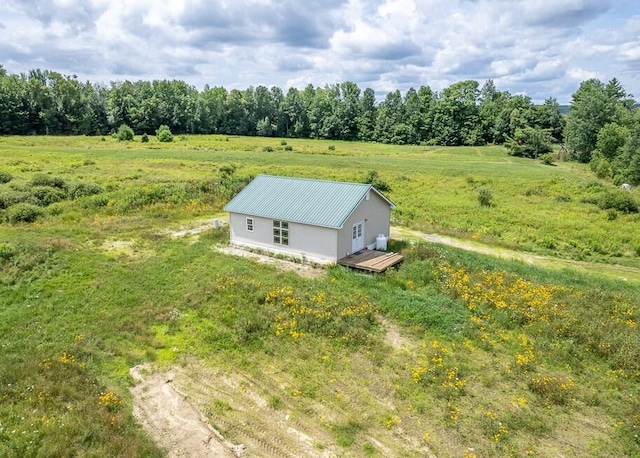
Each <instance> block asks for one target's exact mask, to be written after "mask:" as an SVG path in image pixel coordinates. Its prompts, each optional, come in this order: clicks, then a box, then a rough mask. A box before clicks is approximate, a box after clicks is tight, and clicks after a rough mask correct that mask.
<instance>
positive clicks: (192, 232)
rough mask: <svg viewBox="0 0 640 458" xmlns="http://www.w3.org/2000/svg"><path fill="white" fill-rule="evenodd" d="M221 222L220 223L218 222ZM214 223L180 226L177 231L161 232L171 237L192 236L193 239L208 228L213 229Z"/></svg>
mask: <svg viewBox="0 0 640 458" xmlns="http://www.w3.org/2000/svg"><path fill="white" fill-rule="evenodd" d="M220 224H222V223H220ZM213 228H214V225H213V221H210V222H207V223H204V224H200V225H199V226H195V227H190V228H182V229H179V230H177V231H165V232H163V233H162V234H163V235H168V236H169V237H171V238H172V239H178V238H182V237H189V236H191V237H194V238H195V239H197V238H198V236H199V235H200V234H201V233H203V232H206V231H208V230H210V229H213Z"/></svg>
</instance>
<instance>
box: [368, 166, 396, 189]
mask: <svg viewBox="0 0 640 458" xmlns="http://www.w3.org/2000/svg"><path fill="white" fill-rule="evenodd" d="M363 183H368V184H370V185H372V186H373V187H374V188H376V189H377V190H378V191H380V192H390V191H391V186H389V184H388V183H387V182H386V181H384V180H383V179H382V178H380V175H379V174H378V171H377V170H369V173H367V176H366V177H365V178H364V182H363Z"/></svg>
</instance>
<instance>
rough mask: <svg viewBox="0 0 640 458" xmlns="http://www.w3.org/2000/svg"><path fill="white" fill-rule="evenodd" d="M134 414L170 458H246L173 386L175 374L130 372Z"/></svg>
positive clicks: (135, 369) (144, 370)
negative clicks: (133, 380)
mask: <svg viewBox="0 0 640 458" xmlns="http://www.w3.org/2000/svg"><path fill="white" fill-rule="evenodd" d="M130 373H131V375H132V376H133V378H134V379H135V380H136V382H137V385H136V386H134V387H133V388H131V395H132V396H133V414H134V415H135V416H136V418H138V420H139V421H140V423H142V425H143V426H144V428H145V429H146V430H147V431H148V432H149V433H150V434H151V435H152V436H153V438H154V439H155V441H156V442H157V443H158V444H159V445H161V446H162V447H164V448H165V449H166V450H167V451H168V456H169V457H172V458H173V457H196V456H198V457H220V458H233V457H239V456H242V451H243V447H242V446H235V445H233V444H231V443H229V442H226V441H225V440H224V438H223V437H222V435H221V434H220V433H219V432H218V431H216V430H215V429H214V428H212V427H211V425H210V424H209V423H208V422H207V421H206V419H205V418H204V417H203V416H202V415H201V414H200V413H199V412H198V411H197V410H196V409H195V408H194V406H193V405H192V404H191V402H190V401H189V398H188V397H187V396H186V395H184V394H183V393H181V392H180V391H179V390H178V389H177V388H176V386H175V385H174V383H173V377H174V374H172V373H170V372H169V373H152V372H151V371H150V368H149V367H148V366H135V367H133V368H131V370H130Z"/></svg>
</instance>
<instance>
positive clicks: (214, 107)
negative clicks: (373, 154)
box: [0, 67, 562, 145]
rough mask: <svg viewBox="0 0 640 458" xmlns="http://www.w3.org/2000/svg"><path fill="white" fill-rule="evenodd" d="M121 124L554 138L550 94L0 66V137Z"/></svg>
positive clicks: (281, 132)
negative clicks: (104, 76)
mask: <svg viewBox="0 0 640 458" xmlns="http://www.w3.org/2000/svg"><path fill="white" fill-rule="evenodd" d="M122 124H126V125H128V126H130V127H131V128H133V130H134V131H135V133H136V134H143V133H149V134H151V133H153V132H155V130H156V129H157V128H158V127H159V126H161V125H166V126H169V128H170V129H171V131H172V132H173V133H177V134H180V133H202V134H211V133H220V134H229V135H260V136H277V137H299V138H326V139H335V140H362V141H377V142H385V143H398V144H415V143H421V142H425V143H427V142H428V143H433V144H439V145H481V144H485V143H502V142H503V141H504V140H505V138H507V137H509V136H511V137H512V136H513V135H515V132H516V129H518V128H524V127H539V128H542V129H550V131H551V132H552V135H553V137H554V138H555V139H556V140H560V139H561V136H562V117H561V115H560V108H559V105H558V103H557V102H556V101H555V100H554V99H549V100H547V101H546V102H545V103H544V104H543V105H541V106H535V105H534V104H533V103H532V101H531V99H530V98H529V97H527V96H523V95H511V94H509V93H508V92H504V91H499V90H498V89H497V88H496V87H495V85H494V84H493V82H492V81H491V80H489V81H487V82H486V83H485V84H484V85H483V86H482V87H479V84H478V82H476V81H462V82H459V83H456V84H453V85H451V86H449V87H448V88H446V89H444V90H443V91H442V92H440V93H437V92H434V91H432V90H431V89H430V88H429V87H428V86H422V87H420V88H419V89H418V90H415V89H410V90H408V91H407V92H406V94H405V95H404V96H403V95H402V94H401V93H400V91H398V90H396V91H393V92H390V93H388V94H387V95H386V97H385V99H384V101H382V102H380V103H377V102H376V96H375V93H374V91H373V90H372V89H365V90H364V91H361V90H360V88H359V87H358V85H357V84H355V83H352V82H344V83H341V84H335V85H327V86H325V87H314V86H313V85H309V86H307V87H306V88H305V89H303V90H299V89H296V88H291V89H289V90H288V91H287V92H286V94H285V93H284V92H283V91H282V90H281V89H280V88H278V87H271V88H267V87H264V86H258V87H255V88H254V87H250V88H248V89H245V90H238V89H232V90H230V91H229V90H227V89H225V88H223V87H205V88H204V90H202V91H198V90H197V89H196V88H195V87H193V86H190V85H188V84H186V83H185V82H183V81H177V80H172V81H168V80H162V81H151V82H149V81H136V82H130V81H124V82H112V83H111V84H110V85H109V86H104V85H101V84H92V83H90V82H81V81H79V80H78V79H77V78H76V77H75V76H63V75H61V74H59V73H56V72H52V71H47V70H44V71H42V70H33V71H31V72H29V73H28V74H20V75H9V74H7V73H6V71H4V70H3V69H2V67H0V134H16V135H28V134H37V135H59V134H62V135H69V134H72V135H104V134H107V133H109V132H112V131H113V130H115V129H117V128H118V127H119V126H120V125H122Z"/></svg>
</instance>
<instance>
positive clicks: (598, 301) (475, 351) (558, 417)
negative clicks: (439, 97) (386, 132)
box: [0, 136, 640, 457]
mask: <svg viewBox="0 0 640 458" xmlns="http://www.w3.org/2000/svg"><path fill="white" fill-rule="evenodd" d="M148 140H149V141H148V142H147V143H142V142H140V141H134V142H119V141H118V140H117V139H116V138H111V137H107V138H103V139H101V138H86V137H71V138H51V137H7V138H2V139H1V141H0V177H3V178H2V184H0V221H2V223H1V224H0V269H1V272H2V275H1V276H0V286H1V288H0V346H1V349H2V364H0V400H1V402H0V455H1V456H8V457H13V456H15V457H19V456H78V455H82V456H158V454H161V453H162V451H161V450H158V449H157V447H156V446H155V445H154V443H153V442H152V441H151V439H150V438H149V437H148V436H147V435H146V434H145V433H144V432H143V431H142V429H141V427H140V426H139V425H138V424H137V423H136V421H135V419H134V418H133V416H132V405H131V398H130V395H129V392H128V387H129V386H130V385H131V384H132V383H133V382H132V379H131V378H130V376H129V374H128V371H129V368H130V367H132V366H134V365H136V364H139V363H143V362H151V363H154V364H157V365H159V366H161V367H163V366H168V365H173V364H187V363H188V362H189V361H190V360H191V359H193V358H197V360H199V361H201V362H202V364H204V365H206V366H208V367H211V368H216V369H217V370H221V371H225V373H228V374H237V375H240V376H244V377H247V378H251V379H253V380H264V381H265V382H264V383H263V384H262V385H261V386H262V392H261V393H260V394H261V395H263V396H264V398H265V399H267V400H268V405H270V406H271V408H272V409H273V410H274V412H280V411H283V412H288V413H290V414H291V415H292V416H293V417H295V418H296V419H297V421H299V422H300V424H302V425H309V428H310V427H311V425H314V427H315V428H316V429H317V431H316V434H314V437H320V438H323V439H322V442H321V443H318V444H317V447H318V449H319V450H322V449H325V448H326V449H328V450H334V451H336V453H338V454H344V455H348V456H385V455H387V454H388V453H389V451H390V450H391V453H392V454H396V455H403V456H424V454H425V453H426V452H427V451H431V452H432V453H435V454H436V455H437V456H455V457H460V456H468V457H471V456H476V455H477V456H505V455H512V456H527V455H533V456H553V455H567V456H637V455H638V454H639V450H640V438H639V434H640V433H639V429H640V418H639V412H640V398H639V396H640V384H639V381H640V338H639V336H640V333H639V332H638V321H639V320H640V312H639V310H638V306H637V304H638V303H639V302H640V293H639V291H640V288H638V283H637V282H635V281H632V280H630V281H627V282H624V281H620V280H612V279H608V278H605V277H603V276H599V275H598V274H595V273H594V274H592V275H587V274H579V273H577V272H576V271H573V270H569V269H565V270H553V271H551V270H543V269H536V268H533V267H531V266H529V265H527V264H524V263H519V262H509V261H504V260H499V259H495V258H490V257H486V256H482V255H478V254H471V253H467V252H461V251H458V250H455V249H445V248H443V247H438V246H436V245H430V244H427V243H408V242H406V241H401V240H391V241H390V249H392V250H397V251H401V252H402V253H403V254H404V255H405V262H404V263H403V264H402V265H401V266H400V267H398V268H397V269H395V270H392V271H389V272H387V273H386V274H384V275H377V276H369V275H361V274H358V273H355V272H352V271H349V270H345V269H343V268H330V269H328V270H327V272H326V274H324V275H322V276H320V277H318V278H314V279H308V278H302V277H299V276H297V275H296V274H294V273H290V272H288V273H287V272H280V271H278V270H276V269H274V268H273V267H272V266H269V265H263V264H256V263H254V262H252V261H250V260H247V259H242V258H236V257H232V256H225V255H222V254H220V253H217V252H215V251H214V248H215V246H216V245H224V244H226V243H227V242H228V232H227V231H226V230H225V229H224V228H223V229H222V230H217V231H216V230H211V231H208V232H205V233H203V234H202V235H201V236H200V237H199V238H197V239H194V238H173V237H169V236H168V235H167V230H177V229H179V228H180V227H181V226H182V225H183V224H184V225H188V224H194V221H195V222H197V221H202V220H205V219H211V218H212V217H213V216H214V215H217V216H219V215H220V211H221V208H222V206H223V205H224V204H225V203H226V202H227V201H228V200H229V199H230V198H231V197H232V196H233V195H234V194H235V193H237V192H238V191H239V190H240V189H241V188H242V186H244V185H245V184H246V183H247V182H248V181H249V180H250V179H251V177H252V176H254V175H256V174H258V173H272V174H282V175H290V176H303V177H313V178H324V179H336V180H346V181H357V182H363V181H367V180H368V179H369V180H370V179H371V178H372V176H373V177H374V178H375V179H376V180H379V182H381V183H384V184H386V185H387V186H388V196H389V197H390V198H391V200H392V201H394V203H395V204H396V205H397V209H396V210H395V212H394V214H393V218H394V221H393V224H395V225H398V226H405V227H408V228H413V229H415V230H418V231H422V232H438V233H444V234H449V235H454V236H457V237H460V238H468V239H470V240H476V241H482V242H484V243H486V244H490V245H494V246H498V247H508V248H512V249H518V250H522V251H528V252H531V253H539V254H547V255H554V256H557V257H564V258H567V259H580V260H583V261H590V262H594V263H598V264H593V265H594V266H598V267H599V268H600V269H605V270H606V268H607V263H611V264H621V265H626V266H629V267H638V265H639V263H638V260H639V256H640V231H638V230H637V227H638V224H639V222H640V221H639V220H640V217H639V215H638V213H637V205H638V200H639V198H638V194H637V192H636V191H634V192H631V193H627V194H625V198H624V199H622V198H620V197H617V196H618V194H617V189H616V188H614V187H613V186H612V185H610V184H608V183H607V182H605V181H602V180H599V179H597V178H594V176H593V175H592V174H591V172H590V171H589V170H588V169H587V168H585V166H584V165H581V164H576V163H571V164H566V163H562V164H559V165H558V166H556V167H549V166H547V165H544V164H542V163H540V162H533V161H531V160H527V159H523V158H519V157H513V156H510V155H508V154H507V153H506V151H505V150H504V148H502V147H463V148H445V147H418V146H404V147H400V146H389V145H377V144H362V143H348V142H336V141H332V142H331V143H328V142H324V141H310V140H296V139H288V140H287V143H286V145H282V144H281V143H280V142H278V141H276V140H273V139H261V138H240V137H226V136H186V137H180V138H179V139H178V138H175V139H174V141H173V142H171V143H161V142H160V141H159V140H158V139H157V138H155V137H149V138H148ZM267 148H269V149H267ZM371 171H375V173H371ZM481 196H484V197H481ZM487 197H488V198H489V199H488V203H489V205H487V204H486V200H487V199H486V198H487ZM634 205H635V207H634ZM634 208H635V211H634V210H633V209H634ZM613 215H615V217H614V216H613ZM388 326H393V327H394V328H397V329H398V330H399V332H400V335H401V336H402V337H403V340H402V342H400V343H398V342H395V343H394V342H390V341H389V340H388V338H387V337H385V328H386V327H388ZM267 381H270V383H267ZM208 405H209V406H210V408H207V409H204V413H205V415H207V417H208V418H209V419H210V421H211V422H212V424H214V426H217V427H218V428H219V429H220V430H221V432H222V433H223V434H225V437H226V438H228V439H229V440H231V441H234V442H238V443H241V442H242V441H243V436H242V435H241V434H239V435H238V434H237V433H236V432H234V430H233V428H231V427H229V425H230V424H232V422H231V420H230V419H232V418H233V415H234V410H233V407H232V406H230V405H227V404H226V403H225V402H222V401H221V400H216V399H209V403H208ZM225 425H226V426H227V428H225ZM234 434H235V435H234ZM372 438H376V440H375V441H374V440H372ZM381 444H384V447H385V448H382V447H381Z"/></svg>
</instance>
